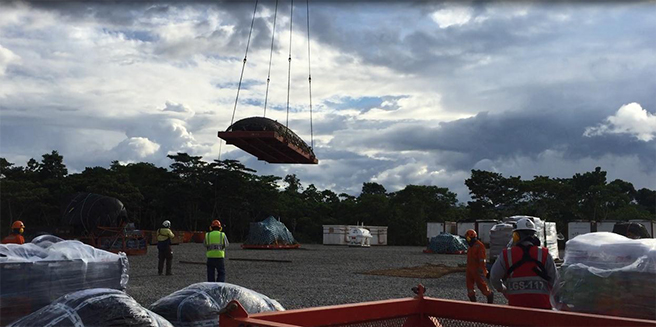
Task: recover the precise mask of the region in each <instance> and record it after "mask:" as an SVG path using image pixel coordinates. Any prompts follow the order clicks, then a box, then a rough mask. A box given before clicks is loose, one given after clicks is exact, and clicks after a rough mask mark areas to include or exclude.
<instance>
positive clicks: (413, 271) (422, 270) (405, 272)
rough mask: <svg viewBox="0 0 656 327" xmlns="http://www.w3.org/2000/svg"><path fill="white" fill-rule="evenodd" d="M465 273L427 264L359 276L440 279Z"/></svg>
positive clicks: (461, 270)
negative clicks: (447, 275)
mask: <svg viewBox="0 0 656 327" xmlns="http://www.w3.org/2000/svg"><path fill="white" fill-rule="evenodd" d="M465 271H466V268H465V267H449V266H445V265H433V264H428V263H427V264H425V265H423V266H419V267H409V268H396V269H381V270H372V271H367V272H362V273H359V274H362V275H376V276H390V277H408V278H440V277H442V276H444V275H446V274H451V273H458V272H465Z"/></svg>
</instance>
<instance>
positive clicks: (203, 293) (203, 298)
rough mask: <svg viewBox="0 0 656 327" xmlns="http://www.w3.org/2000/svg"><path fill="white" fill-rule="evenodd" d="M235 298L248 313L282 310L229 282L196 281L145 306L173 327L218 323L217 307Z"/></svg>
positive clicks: (201, 326) (263, 296)
mask: <svg viewBox="0 0 656 327" xmlns="http://www.w3.org/2000/svg"><path fill="white" fill-rule="evenodd" d="M232 300H237V301H239V303H240V304H241V305H242V306H243V307H244V309H245V310H246V312H248V313H251V314H252V313H260V312H267V311H283V310H285V309H284V308H283V307H282V305H280V303H278V301H276V300H272V299H270V298H268V297H267V296H265V295H262V294H260V293H257V292H255V291H252V290H250V289H247V288H245V287H241V286H237V285H233V284H229V283H208V282H204V283H196V284H193V285H190V286H187V287H185V288H183V289H181V290H179V291H176V292H174V293H171V294H169V295H167V296H165V297H163V298H161V299H159V300H158V301H157V302H155V303H153V304H152V305H151V306H150V307H149V309H150V310H152V311H153V312H155V313H157V314H159V315H160V316H162V317H164V318H166V319H167V320H168V321H169V322H171V323H172V324H173V325H174V326H176V327H203V326H219V310H221V309H223V308H224V307H225V306H226V305H228V303H230V301H232Z"/></svg>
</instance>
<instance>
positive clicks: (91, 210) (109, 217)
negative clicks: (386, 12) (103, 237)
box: [62, 193, 128, 233]
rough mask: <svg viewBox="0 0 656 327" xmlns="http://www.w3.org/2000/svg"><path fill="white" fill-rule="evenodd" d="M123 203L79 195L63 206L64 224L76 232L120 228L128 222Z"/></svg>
mask: <svg viewBox="0 0 656 327" xmlns="http://www.w3.org/2000/svg"><path fill="white" fill-rule="evenodd" d="M127 217H128V214H127V211H126V210H125V206H123V203H122V202H121V201H119V200H118V199H116V198H112V197H109V196H104V195H99V194H93V193H78V194H76V195H75V196H74V197H73V198H72V200H70V201H69V202H68V203H66V204H65V205H64V206H63V217H62V224H63V225H64V226H68V227H72V228H73V230H74V231H75V232H78V233H79V232H91V231H94V230H96V229H97V227H98V226H101V227H118V226H120V224H121V222H123V221H126V220H127Z"/></svg>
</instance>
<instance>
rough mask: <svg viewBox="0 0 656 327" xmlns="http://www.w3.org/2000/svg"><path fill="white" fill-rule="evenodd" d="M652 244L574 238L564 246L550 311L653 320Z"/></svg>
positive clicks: (611, 237) (601, 235) (655, 256)
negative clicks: (563, 258)
mask: <svg viewBox="0 0 656 327" xmlns="http://www.w3.org/2000/svg"><path fill="white" fill-rule="evenodd" d="M655 280H656V240H655V239H641V240H633V239H629V238H627V237H624V236H622V235H619V234H615V233H608V232H598V233H589V234H584V235H579V236H577V237H576V238H574V239H571V240H569V241H568V242H567V246H566V252H565V261H564V263H563V266H562V268H561V273H560V279H559V281H558V283H557V284H556V286H555V287H554V290H553V295H554V300H555V303H556V308H557V309H559V310H564V311H576V312H584V313H593V314H606V315H615V316H623V317H632V318H642V319H652V320H656V306H654V303H656V283H654V281H655Z"/></svg>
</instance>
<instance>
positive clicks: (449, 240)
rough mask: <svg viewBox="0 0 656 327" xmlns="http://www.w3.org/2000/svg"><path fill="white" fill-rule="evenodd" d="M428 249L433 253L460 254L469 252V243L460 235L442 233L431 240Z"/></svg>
mask: <svg viewBox="0 0 656 327" xmlns="http://www.w3.org/2000/svg"><path fill="white" fill-rule="evenodd" d="M428 248H429V249H430V250H431V251H432V252H433V253H446V254H459V253H464V252H467V243H466V241H465V239H464V238H462V237H460V236H458V235H452V234H450V233H447V232H442V233H440V234H439V235H437V236H435V237H432V238H431V239H430V244H429V245H428Z"/></svg>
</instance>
